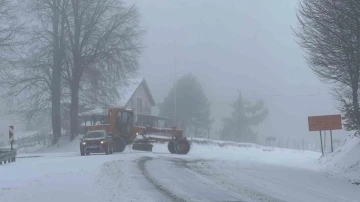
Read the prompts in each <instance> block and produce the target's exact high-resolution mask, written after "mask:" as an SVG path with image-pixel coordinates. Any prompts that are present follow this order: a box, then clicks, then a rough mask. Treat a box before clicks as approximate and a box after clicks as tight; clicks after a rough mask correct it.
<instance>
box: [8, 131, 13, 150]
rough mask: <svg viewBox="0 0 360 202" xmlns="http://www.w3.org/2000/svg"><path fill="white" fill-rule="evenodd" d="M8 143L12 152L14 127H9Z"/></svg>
mask: <svg viewBox="0 0 360 202" xmlns="http://www.w3.org/2000/svg"><path fill="white" fill-rule="evenodd" d="M9 142H10V144H11V150H13V143H14V126H9Z"/></svg>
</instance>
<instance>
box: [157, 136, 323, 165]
mask: <svg viewBox="0 0 360 202" xmlns="http://www.w3.org/2000/svg"><path fill="white" fill-rule="evenodd" d="M153 152H161V153H169V151H168V149H167V143H164V144H160V143H158V144H155V145H154V147H153ZM320 156H321V154H320V153H318V152H313V151H301V150H292V149H282V148H268V147H263V146H260V145H257V144H251V143H236V142H228V141H214V140H206V139H193V140H191V150H190V152H189V153H188V155H186V157H189V158H204V159H209V160H220V161H222V160H224V161H253V162H261V163H267V164H275V165H281V166H288V167H297V168H304V169H311V170H318V169H320V167H319V165H318V163H317V161H318V159H319V157H320Z"/></svg>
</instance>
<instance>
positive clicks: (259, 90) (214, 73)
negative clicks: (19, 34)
mask: <svg viewBox="0 0 360 202" xmlns="http://www.w3.org/2000/svg"><path fill="white" fill-rule="evenodd" d="M135 2H136V4H137V5H138V6H139V8H140V12H141V15H142V23H143V26H144V27H145V28H146V30H147V33H146V35H145V41H144V43H145V47H146V48H145V49H144V52H143V55H142V57H141V61H140V64H141V73H142V75H143V76H144V77H145V78H146V80H147V82H148V83H149V85H150V88H151V91H152V93H153V96H154V98H155V100H156V102H161V101H162V100H163V98H164V96H166V94H167V93H168V92H169V91H170V88H171V87H172V85H173V82H174V78H175V66H176V72H177V74H176V75H177V77H180V76H181V75H183V74H185V73H189V72H191V73H193V74H195V75H196V76H197V78H198V79H199V81H200V82H201V84H202V85H203V88H204V90H205V91H206V93H207V95H208V97H209V99H210V100H211V103H212V116H213V117H214V118H215V119H216V123H215V124H214V128H215V130H213V131H212V136H213V137H214V138H216V136H217V133H216V130H219V129H220V128H221V126H222V123H221V119H222V117H224V116H229V115H230V113H231V111H230V107H229V104H230V103H231V101H232V100H233V99H235V98H236V96H237V90H241V91H242V93H243V95H244V97H247V98H250V99H257V98H262V99H263V100H264V101H265V102H266V105H267V107H268V109H269V111H270V114H269V116H268V118H267V119H266V121H265V122H264V123H263V124H262V125H261V126H259V128H258V132H259V141H261V142H263V141H264V138H265V137H267V136H276V137H277V138H278V139H285V138H287V137H291V138H293V139H298V140H300V139H302V138H305V139H306V140H308V141H317V142H318V139H319V135H318V133H316V132H308V126H307V117H308V116H310V115H323V114H334V113H339V111H338V110H337V109H336V102H335V101H333V97H332V96H331V95H330V93H329V87H330V86H329V85H325V84H322V83H321V82H320V81H319V80H318V78H317V77H316V76H315V75H314V74H313V72H312V71H311V69H310V68H309V67H308V65H307V64H306V61H305V59H304V57H303V55H302V54H303V52H302V51H301V49H300V48H299V46H298V45H297V44H296V41H295V37H294V35H293V31H292V29H291V27H294V28H295V27H296V22H297V19H296V7H297V4H298V1H296V0H277V1H267V0H256V1H250V0H248V1H245V0H226V1H217V0H206V1H205V0H203V1H200V0H198V1H191V0H188V1H185V0H181V1H165V0H152V1H135ZM348 133H349V132H344V131H335V132H334V138H338V139H343V138H344V137H345V135H346V134H348Z"/></svg>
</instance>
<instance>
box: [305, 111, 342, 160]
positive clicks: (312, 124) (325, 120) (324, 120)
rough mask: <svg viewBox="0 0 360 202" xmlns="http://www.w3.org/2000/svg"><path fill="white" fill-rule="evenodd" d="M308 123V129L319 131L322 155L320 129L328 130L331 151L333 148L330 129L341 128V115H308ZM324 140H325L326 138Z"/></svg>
mask: <svg viewBox="0 0 360 202" xmlns="http://www.w3.org/2000/svg"><path fill="white" fill-rule="evenodd" d="M308 124H309V131H320V143H321V153H322V155H323V156H324V149H323V143H322V135H321V131H326V130H330V138H331V152H333V151H334V149H333V143H332V142H333V140H332V130H340V129H342V122H341V115H325V116H309V117H308ZM325 134H326V133H325ZM324 141H326V139H325V140H324ZM325 144H326V143H325Z"/></svg>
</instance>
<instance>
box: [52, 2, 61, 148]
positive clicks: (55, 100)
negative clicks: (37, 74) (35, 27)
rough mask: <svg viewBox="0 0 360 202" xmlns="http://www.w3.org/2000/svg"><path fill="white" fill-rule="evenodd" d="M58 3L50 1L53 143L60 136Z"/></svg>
mask: <svg viewBox="0 0 360 202" xmlns="http://www.w3.org/2000/svg"><path fill="white" fill-rule="evenodd" d="M59 4H60V1H58V0H53V1H52V5H53V7H52V12H53V16H52V17H53V18H52V23H53V31H54V32H53V40H54V43H53V70H52V77H51V78H52V80H51V121H52V129H53V144H56V143H57V142H58V140H59V137H60V136H61V114H60V95H61V85H60V77H61V66H62V58H61V57H62V56H61V54H60V52H61V50H60V39H59V38H60V37H59V29H58V28H59V17H60V13H59Z"/></svg>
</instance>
